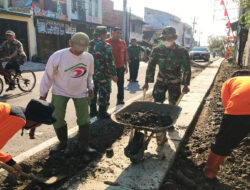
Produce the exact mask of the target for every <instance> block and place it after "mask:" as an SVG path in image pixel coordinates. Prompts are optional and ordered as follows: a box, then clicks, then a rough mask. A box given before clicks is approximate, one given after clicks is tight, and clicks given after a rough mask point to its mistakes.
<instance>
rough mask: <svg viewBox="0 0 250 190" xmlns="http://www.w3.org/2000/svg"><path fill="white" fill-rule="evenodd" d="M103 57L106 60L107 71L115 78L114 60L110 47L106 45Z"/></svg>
mask: <svg viewBox="0 0 250 190" xmlns="http://www.w3.org/2000/svg"><path fill="white" fill-rule="evenodd" d="M105 56H106V60H107V66H108V71H109V73H110V74H111V76H117V73H116V69H115V62H114V58H113V55H112V46H111V45H107V47H106V49H105Z"/></svg>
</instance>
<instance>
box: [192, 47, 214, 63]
mask: <svg viewBox="0 0 250 190" xmlns="http://www.w3.org/2000/svg"><path fill="white" fill-rule="evenodd" d="M189 56H190V59H192V60H204V61H209V60H210V52H209V51H208V49H207V47H193V48H192V49H191V51H190V52H189Z"/></svg>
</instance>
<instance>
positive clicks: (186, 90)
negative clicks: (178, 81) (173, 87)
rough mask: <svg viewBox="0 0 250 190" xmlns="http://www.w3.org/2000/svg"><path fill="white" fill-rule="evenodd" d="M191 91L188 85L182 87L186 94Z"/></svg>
mask: <svg viewBox="0 0 250 190" xmlns="http://www.w3.org/2000/svg"><path fill="white" fill-rule="evenodd" d="M189 91H190V89H189V88H188V86H186V85H185V86H184V87H183V89H182V92H183V93H185V94H187V93H188V92H189Z"/></svg>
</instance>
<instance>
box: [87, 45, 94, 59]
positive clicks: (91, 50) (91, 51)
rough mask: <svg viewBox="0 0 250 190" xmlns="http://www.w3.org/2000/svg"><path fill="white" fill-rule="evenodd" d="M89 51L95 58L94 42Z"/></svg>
mask: <svg viewBox="0 0 250 190" xmlns="http://www.w3.org/2000/svg"><path fill="white" fill-rule="evenodd" d="M88 51H89V53H90V54H92V55H93V56H94V53H95V50H94V43H93V42H90V43H89V49H88Z"/></svg>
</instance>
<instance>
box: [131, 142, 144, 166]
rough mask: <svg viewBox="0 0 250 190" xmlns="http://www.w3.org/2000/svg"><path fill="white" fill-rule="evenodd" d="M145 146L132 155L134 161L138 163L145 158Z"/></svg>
mask: <svg viewBox="0 0 250 190" xmlns="http://www.w3.org/2000/svg"><path fill="white" fill-rule="evenodd" d="M144 150H145V148H144V146H143V147H141V148H140V150H139V152H138V153H137V154H135V155H130V157H129V159H130V161H131V162H132V163H134V164H136V163H138V162H140V161H141V160H142V159H143V156H144Z"/></svg>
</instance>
